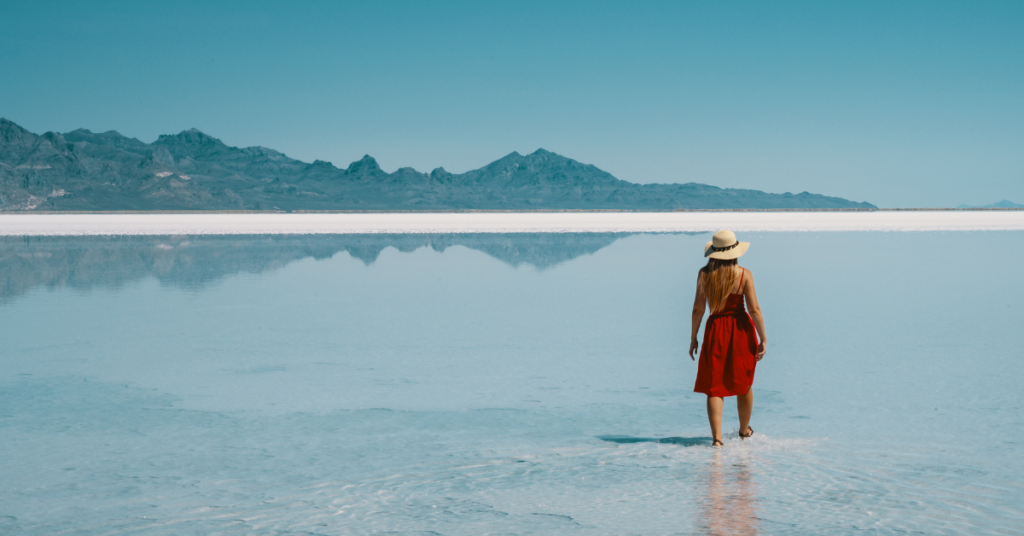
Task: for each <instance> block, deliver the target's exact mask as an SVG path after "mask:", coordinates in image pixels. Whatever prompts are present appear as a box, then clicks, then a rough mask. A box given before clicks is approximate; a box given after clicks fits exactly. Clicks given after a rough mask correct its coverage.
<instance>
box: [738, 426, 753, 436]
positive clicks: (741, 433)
mask: <svg viewBox="0 0 1024 536" xmlns="http://www.w3.org/2000/svg"><path fill="white" fill-rule="evenodd" d="M739 434H740V439H746V438H748V437H750V436H752V435H754V429H753V428H751V427H750V425H747V433H745V434H744V433H743V432H740V433H739Z"/></svg>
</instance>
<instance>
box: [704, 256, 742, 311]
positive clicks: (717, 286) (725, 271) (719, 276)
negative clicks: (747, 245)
mask: <svg viewBox="0 0 1024 536" xmlns="http://www.w3.org/2000/svg"><path fill="white" fill-rule="evenodd" d="M733 266H738V264H737V263H736V259H729V260H721V259H708V264H707V265H706V266H704V267H703V268H701V269H700V276H699V279H698V280H699V281H700V284H701V287H703V289H704V296H706V297H707V299H708V306H709V307H711V312H712V313H714V312H716V311H719V310H721V309H722V307H725V300H727V299H728V298H729V294H730V291H731V290H732V286H733V285H734V284H736V279H737V278H738V277H739V273H738V272H737V271H736V270H733Z"/></svg>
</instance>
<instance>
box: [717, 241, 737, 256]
mask: <svg viewBox="0 0 1024 536" xmlns="http://www.w3.org/2000/svg"><path fill="white" fill-rule="evenodd" d="M738 245H740V241H739V240H737V241H736V243H735V244H733V245H731V246H724V247H720V248H716V247H715V246H711V252H712V253H718V252H719V251H729V250H730V249H732V248H734V247H736V246H738Z"/></svg>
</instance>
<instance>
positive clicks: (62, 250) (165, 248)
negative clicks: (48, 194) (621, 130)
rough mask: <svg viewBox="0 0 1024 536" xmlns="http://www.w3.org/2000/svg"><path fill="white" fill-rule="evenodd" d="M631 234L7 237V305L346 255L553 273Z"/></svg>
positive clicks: (0, 252) (0, 283) (3, 249)
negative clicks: (447, 258)
mask: <svg viewBox="0 0 1024 536" xmlns="http://www.w3.org/2000/svg"><path fill="white" fill-rule="evenodd" d="M628 235H629V234H628V233H558V234H554V233H510V234H493V233H480V234H414V235H409V234H406V235H387V234H364V235H220V236H209V235H206V236H85V237H80V236H75V237H72V236H49V237H0V274H2V276H0V277H2V279H0V303H4V302H8V301H10V300H12V299H14V298H17V297H18V296H21V295H22V294H25V293H26V292H28V291H30V290H31V289H33V288H35V287H40V286H44V287H49V288H58V287H64V286H69V287H71V288H75V289H82V290H87V289H91V288H93V287H101V288H118V287H120V286H121V285H124V284H125V283H128V282H131V281H135V280H138V279H141V278H144V277H147V276H153V277H155V278H156V279H157V280H159V281H160V283H162V284H165V285H171V286H177V287H181V288H190V289H199V288H202V287H203V286H205V285H207V284H209V283H211V282H213V281H216V280H218V279H220V278H223V277H226V276H229V275H232V274H236V273H243V272H244V273H262V272H267V271H272V270H277V269H279V268H282V267H283V266H285V265H286V264H288V263H290V262H293V261H297V260H301V259H304V258H307V257H312V258H314V259H327V258H330V257H333V256H334V255H336V254H338V253H339V252H342V251H346V252H348V254H349V255H351V256H352V257H354V258H356V259H359V260H361V261H363V262H364V263H366V264H367V265H369V264H372V263H373V262H374V261H375V260H376V259H377V257H378V256H379V255H380V254H381V252H382V251H384V250H385V249H386V248H388V247H393V248H395V249H397V250H398V251H401V252H412V251H415V250H417V249H419V248H423V247H429V248H431V249H433V250H434V251H438V252H443V251H444V250H445V249H447V248H449V247H451V246H465V247H468V248H471V249H476V250H479V251H482V252H484V253H486V254H488V255H490V256H491V257H494V258H496V259H498V260H500V261H502V262H505V263H507V264H509V265H511V266H520V265H524V264H525V265H531V266H534V267H536V268H538V269H541V270H543V269H545V268H550V267H552V266H555V265H557V264H559V263H563V262H566V261H569V260H572V259H575V258H576V257H579V256H582V255H588V254H591V253H594V252H596V251H598V250H600V249H601V248H604V247H606V246H608V245H611V244H612V243H613V242H615V241H616V240H618V239H619V238H622V237H624V236H628Z"/></svg>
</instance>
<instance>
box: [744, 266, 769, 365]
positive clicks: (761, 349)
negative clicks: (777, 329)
mask: <svg viewBox="0 0 1024 536" xmlns="http://www.w3.org/2000/svg"><path fill="white" fill-rule="evenodd" d="M743 297H744V298H746V301H747V311H748V312H749V313H750V318H751V319H752V320H753V321H754V329H756V330H757V336H758V337H759V338H760V339H761V343H760V344H758V345H757V360H758V361H760V360H761V358H762V357H764V353H765V352H766V351H767V348H768V347H767V341H768V336H767V335H765V333H764V316H763V315H762V314H761V306H760V305H758V303H757V292H756V291H754V274H752V273H750V270H747V277H745V278H744V279H743Z"/></svg>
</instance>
